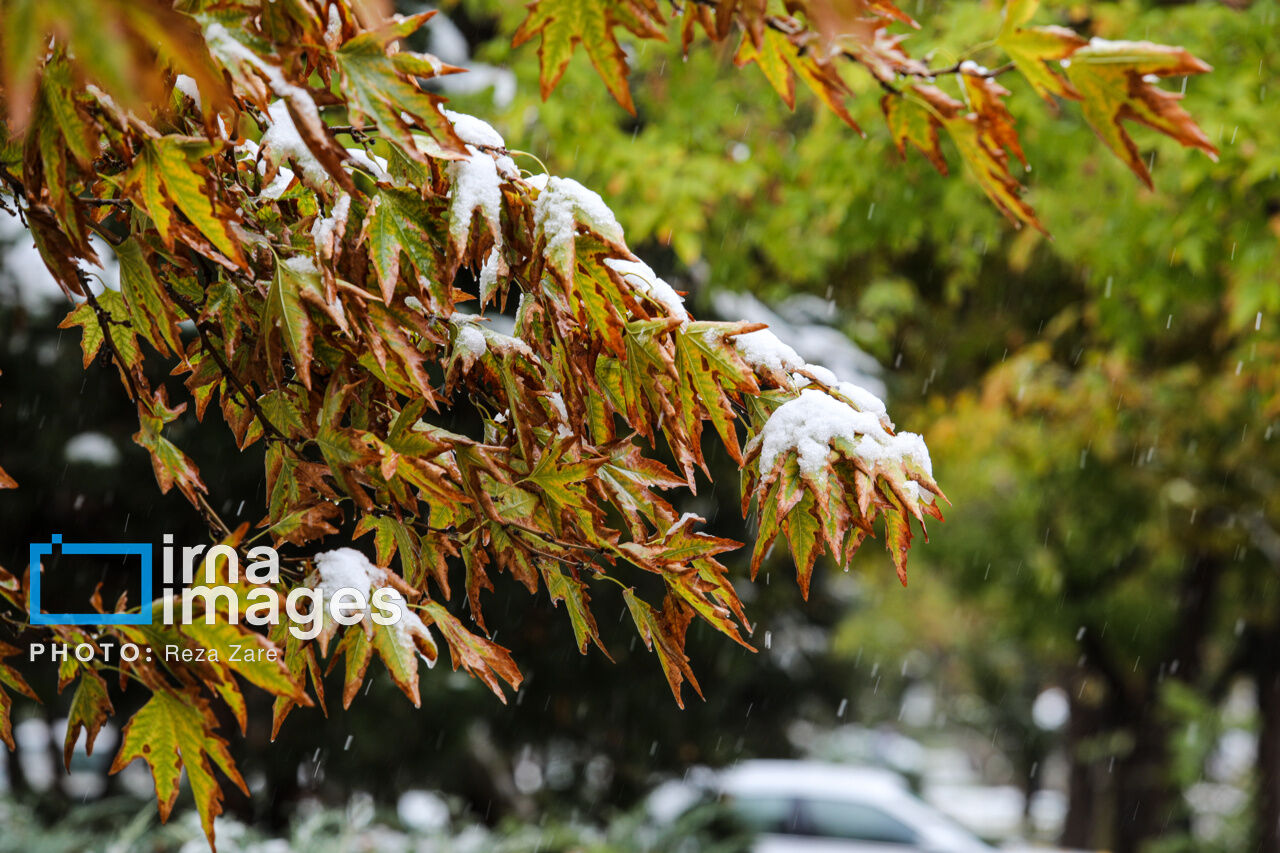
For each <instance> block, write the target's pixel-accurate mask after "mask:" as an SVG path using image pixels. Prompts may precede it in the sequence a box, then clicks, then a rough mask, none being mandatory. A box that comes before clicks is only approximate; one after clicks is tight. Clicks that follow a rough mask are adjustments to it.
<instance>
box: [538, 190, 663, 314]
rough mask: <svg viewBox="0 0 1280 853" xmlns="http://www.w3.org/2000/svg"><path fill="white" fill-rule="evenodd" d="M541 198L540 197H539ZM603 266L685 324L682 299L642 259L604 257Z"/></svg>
mask: <svg viewBox="0 0 1280 853" xmlns="http://www.w3.org/2000/svg"><path fill="white" fill-rule="evenodd" d="M539 200H541V199H539ZM604 263H605V266H607V267H609V269H611V270H613V271H614V272H616V273H618V275H620V276H622V280H623V281H625V282H626V283H627V284H629V285H631V286H632V287H633V288H635V289H636V290H637V291H639V292H640V293H643V294H644V295H645V296H648V297H649V298H650V299H652V300H654V301H656V302H658V303H659V304H661V305H663V306H665V307H666V309H667V312H668V313H669V314H670V315H671V316H672V317H679V318H680V320H681V321H682V322H683V323H685V324H687V323H688V322H689V312H688V311H687V310H685V307H684V300H683V299H681V298H680V294H678V293H676V292H675V290H674V289H673V288H672V287H671V285H669V284H667V283H666V282H665V281H663V280H662V279H660V278H658V274H657V273H655V272H654V271H653V268H652V267H650V266H649V265H648V264H646V263H645V262H644V261H640V260H636V261H624V260H622V259H621V258H606V259H605V262H604Z"/></svg>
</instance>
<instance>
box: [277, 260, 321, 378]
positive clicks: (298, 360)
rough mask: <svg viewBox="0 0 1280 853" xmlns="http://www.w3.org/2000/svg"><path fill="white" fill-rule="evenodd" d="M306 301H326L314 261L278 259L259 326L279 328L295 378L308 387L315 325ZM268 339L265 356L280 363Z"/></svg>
mask: <svg viewBox="0 0 1280 853" xmlns="http://www.w3.org/2000/svg"><path fill="white" fill-rule="evenodd" d="M306 300H315V301H319V302H321V303H324V301H325V299H324V287H323V285H322V284H321V281H320V272H319V270H317V269H316V267H315V264H314V262H312V261H311V259H310V258H307V257H305V256H299V257H296V258H289V259H287V260H281V259H279V258H277V259H276V265H275V271H274V273H273V274H272V276H271V286H270V288H269V289H268V291H267V298H266V301H265V302H264V303H263V306H262V325H263V327H264V328H267V329H278V330H279V332H280V338H281V339H283V340H284V345H285V347H286V348H287V349H288V350H289V355H291V356H292V357H293V367H294V369H295V370H296V371H297V372H298V378H300V379H301V380H302V384H303V385H305V386H306V387H307V388H310V387H311V338H312V336H313V334H314V326H313V324H312V322H311V315H310V313H309V312H308V311H307V306H306V305H305V304H304V302H305V301H306ZM267 340H268V346H267V352H268V357H269V358H271V360H272V363H273V364H279V363H280V356H279V348H278V346H277V347H272V346H271V341H272V340H273V338H270V337H269V338H268V339H267ZM273 350H274V353H273Z"/></svg>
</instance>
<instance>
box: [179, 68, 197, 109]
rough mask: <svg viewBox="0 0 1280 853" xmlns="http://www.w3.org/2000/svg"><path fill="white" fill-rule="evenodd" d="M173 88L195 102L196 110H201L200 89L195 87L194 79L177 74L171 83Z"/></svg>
mask: <svg viewBox="0 0 1280 853" xmlns="http://www.w3.org/2000/svg"><path fill="white" fill-rule="evenodd" d="M173 88H174V89H175V90H176V91H179V92H181V93H182V94H184V95H186V96H187V97H188V98H190V99H191V100H193V101H195V102H196V109H200V108H201V101H200V87H199V86H197V85H196V78H194V77H188V76H187V75H186V74H179V75H178V76H177V78H176V79H175V80H174V81H173Z"/></svg>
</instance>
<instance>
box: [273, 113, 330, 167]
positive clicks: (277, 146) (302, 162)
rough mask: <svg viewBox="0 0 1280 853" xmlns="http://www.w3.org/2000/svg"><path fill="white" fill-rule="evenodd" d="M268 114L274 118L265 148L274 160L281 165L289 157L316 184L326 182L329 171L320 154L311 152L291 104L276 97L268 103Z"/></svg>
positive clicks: (275, 163)
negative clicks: (304, 140) (291, 109)
mask: <svg viewBox="0 0 1280 853" xmlns="http://www.w3.org/2000/svg"><path fill="white" fill-rule="evenodd" d="M267 116H268V118H269V120H270V121H269V126H268V127H267V132H266V133H264V134H262V150H263V152H265V153H266V154H267V156H268V157H269V158H270V160H271V162H272V164H273V165H277V166H278V165H280V163H281V162H282V161H284V160H285V159H286V158H288V159H290V160H292V161H293V162H294V163H295V164H296V165H297V166H298V168H299V169H301V170H302V176H303V177H304V178H306V179H307V181H309V182H310V183H313V184H321V183H324V182H325V181H326V180H327V179H328V177H329V173H328V171H327V170H326V169H325V168H324V166H322V165H321V164H320V161H319V160H317V159H316V155H314V154H312V153H311V149H310V148H308V147H307V143H305V142H303V141H302V136H301V135H300V134H299V133H298V128H297V127H296V126H294V123H293V116H291V115H290V114H289V106H288V104H286V103H285V102H284V101H273V102H272V103H271V106H269V107H267Z"/></svg>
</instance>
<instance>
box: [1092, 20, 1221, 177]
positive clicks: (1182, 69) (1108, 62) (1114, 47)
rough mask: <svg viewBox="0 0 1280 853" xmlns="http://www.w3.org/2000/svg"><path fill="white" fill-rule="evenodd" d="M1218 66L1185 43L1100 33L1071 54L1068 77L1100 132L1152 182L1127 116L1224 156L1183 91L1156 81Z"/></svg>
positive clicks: (1213, 155)
mask: <svg viewBox="0 0 1280 853" xmlns="http://www.w3.org/2000/svg"><path fill="white" fill-rule="evenodd" d="M1210 70H1212V69H1211V68H1210V67H1209V66H1208V65H1207V64H1205V63H1204V62H1201V61H1200V60H1199V59H1197V58H1195V57H1194V56H1192V55H1191V54H1190V53H1188V52H1187V51H1186V50H1184V49H1183V48H1180V47H1170V46H1168V45H1162V44H1152V43H1151V42H1149V41H1104V40H1102V39H1094V40H1093V41H1091V42H1090V43H1089V45H1088V47H1083V48H1081V49H1080V50H1077V51H1076V52H1075V53H1073V54H1072V55H1071V65H1070V66H1068V68H1067V77H1068V78H1069V79H1070V80H1071V82H1072V84H1073V85H1074V86H1075V87H1076V89H1077V90H1079V92H1080V95H1081V97H1082V103H1081V105H1080V108H1081V109H1082V110H1083V111H1084V117H1085V119H1086V120H1087V121H1088V122H1089V124H1090V125H1092V126H1093V129H1094V132H1096V133H1097V134H1098V137H1099V138H1100V139H1101V140H1102V141H1103V142H1104V143H1106V146H1107V147H1108V148H1110V149H1111V150H1112V151H1113V152H1115V154H1116V156H1117V157H1119V158H1120V159H1121V160H1123V161H1124V163H1125V165H1126V166H1128V167H1129V168H1130V169H1132V170H1133V173H1134V174H1136V175H1137V176H1138V177H1139V178H1140V179H1141V180H1142V182H1143V183H1144V184H1146V185H1147V186H1148V187H1152V186H1153V185H1152V183H1151V173H1150V172H1148V171H1147V165H1146V164H1145V163H1144V162H1143V160H1142V154H1141V153H1140V152H1139V151H1138V146H1137V144H1136V143H1135V142H1134V141H1133V138H1132V137H1130V136H1129V134H1128V132H1127V131H1126V130H1125V127H1124V124H1123V123H1124V122H1126V121H1135V122H1138V123H1139V124H1145V125H1146V126H1147V127H1149V128H1151V129H1152V130H1158V131H1160V132H1161V133H1163V134H1165V135H1166V136H1168V137H1169V138H1171V139H1174V140H1176V141H1178V142H1180V143H1182V144H1183V145H1186V146H1188V147H1193V148H1199V149H1200V150H1202V151H1204V152H1205V153H1206V154H1208V155H1209V157H1210V159H1212V160H1217V159H1218V149H1217V148H1216V147H1214V145H1213V143H1211V142H1210V141H1209V137H1207V136H1205V133H1204V131H1203V130H1201V129H1200V127H1199V125H1197V124H1196V123H1195V120H1194V119H1192V118H1191V116H1190V115H1189V114H1188V113H1187V111H1186V110H1184V109H1183V108H1182V107H1181V106H1179V105H1178V101H1180V100H1182V95H1180V94H1178V93H1176V92H1166V91H1164V90H1163V89H1161V88H1159V87H1158V86H1156V85H1154V83H1153V82H1152V81H1153V80H1155V79H1157V78H1161V77H1186V76H1189V75H1191V74H1203V73H1205V72H1207V71H1210Z"/></svg>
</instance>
